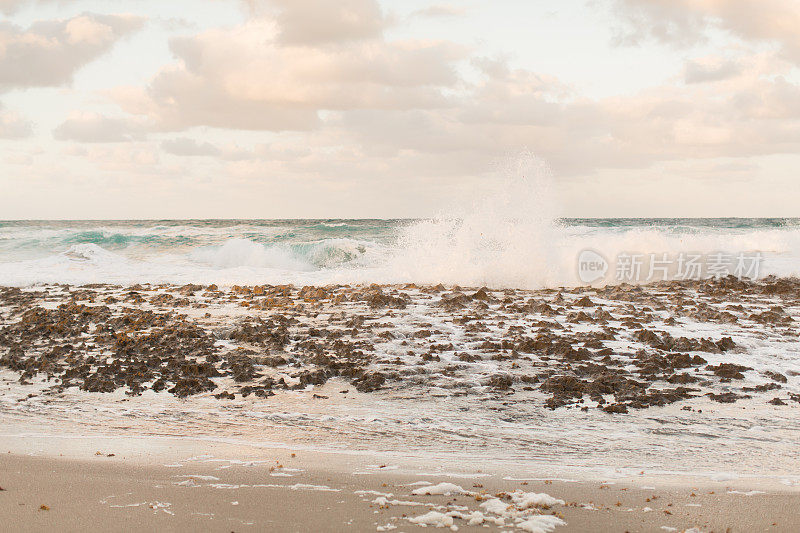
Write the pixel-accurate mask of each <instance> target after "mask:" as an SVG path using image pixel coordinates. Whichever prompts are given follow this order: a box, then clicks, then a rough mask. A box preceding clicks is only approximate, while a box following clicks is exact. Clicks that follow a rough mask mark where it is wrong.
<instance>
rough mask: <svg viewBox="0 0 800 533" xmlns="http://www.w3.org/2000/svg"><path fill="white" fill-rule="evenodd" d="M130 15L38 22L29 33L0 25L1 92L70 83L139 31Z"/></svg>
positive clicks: (140, 21) (138, 21)
mask: <svg viewBox="0 0 800 533" xmlns="http://www.w3.org/2000/svg"><path fill="white" fill-rule="evenodd" d="M143 21H144V19H143V18H141V17H135V16H132V15H94V14H84V15H79V16H77V17H73V18H71V19H68V20H57V21H44V22H36V23H34V24H33V25H31V26H30V27H29V28H27V29H23V28H21V27H19V26H15V25H13V24H11V23H9V22H0V91H1V90H8V89H13V88H23V87H46V86H57V85H62V84H65V83H68V82H70V81H71V80H72V76H73V74H74V73H75V71H76V70H78V69H79V68H80V67H82V66H83V65H85V64H87V63H89V62H90V61H92V60H94V59H96V58H97V57H99V56H101V55H102V54H104V53H106V52H108V51H109V50H110V49H111V47H112V46H113V45H114V43H115V42H117V41H118V40H119V39H120V38H122V37H123V36H125V35H128V34H130V33H131V32H133V31H135V30H137V29H139V28H140V27H141V26H142V24H143Z"/></svg>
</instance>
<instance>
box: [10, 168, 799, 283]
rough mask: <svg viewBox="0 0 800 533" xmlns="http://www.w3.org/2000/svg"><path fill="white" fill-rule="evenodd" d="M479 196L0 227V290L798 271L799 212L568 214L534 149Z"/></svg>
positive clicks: (559, 279) (487, 280)
mask: <svg viewBox="0 0 800 533" xmlns="http://www.w3.org/2000/svg"><path fill="white" fill-rule="evenodd" d="M486 185H489V186H490V187H491V190H492V191H493V192H492V193H491V194H481V193H478V192H477V191H476V193H475V194H473V195H472V197H473V198H476V200H474V201H472V202H469V203H466V204H462V205H457V206H451V207H449V208H445V209H443V210H442V211H441V213H440V214H439V215H437V216H435V217H432V218H430V219H425V220H236V221H220V220H184V221H106V222H93V221H65V222H56V221H39V222H37V221H33V222H28V221H26V222H0V285H31V284H36V283H70V284H83V283H97V282H106V283H120V284H125V283H137V282H138V283H147V282H150V283H189V282H193V283H217V284H236V283H238V284H257V283H272V284H279V283H293V284H298V285H306V284H328V283H404V282H414V283H440V282H442V283H449V284H458V285H464V286H480V285H487V286H494V287H519V288H538V287H542V286H560V285H566V286H569V285H576V284H578V283H579V280H578V278H577V275H576V267H577V257H578V255H579V254H580V253H581V251H583V250H586V249H592V250H594V251H596V252H598V253H600V254H601V255H603V256H604V257H606V258H609V259H611V258H614V257H616V256H617V255H618V254H620V253H639V254H649V253H657V254H661V253H668V254H678V253H686V252H694V253H705V254H712V253H716V252H730V253H738V252H760V253H762V254H763V257H764V258H765V259H764V262H763V266H762V269H761V272H760V273H761V274H762V275H764V274H778V275H796V274H798V273H800V220H798V219H561V218H558V215H559V213H558V201H557V200H556V198H555V196H554V194H553V189H554V187H553V182H552V178H551V175H550V172H549V171H548V169H547V166H546V165H545V164H544V163H543V162H542V161H540V160H539V159H537V158H535V157H531V156H524V157H522V158H519V159H517V160H515V161H514V162H512V163H510V164H509V165H508V166H507V168H505V169H503V170H502V171H500V172H498V174H497V176H495V178H494V179H493V180H492V181H491V182H490V183H487V184H486Z"/></svg>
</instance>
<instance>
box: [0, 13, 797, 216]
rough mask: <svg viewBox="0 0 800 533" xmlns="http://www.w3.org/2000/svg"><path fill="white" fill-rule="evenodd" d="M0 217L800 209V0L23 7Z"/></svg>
mask: <svg viewBox="0 0 800 533" xmlns="http://www.w3.org/2000/svg"><path fill="white" fill-rule="evenodd" d="M0 16H1V17H2V21H0V219H16V218H187V217H197V218H283V217H290V218H291V217H380V218H389V217H404V216H427V215H432V214H435V212H436V211H437V210H439V209H441V208H442V207H443V206H445V205H447V204H448V203H450V202H454V201H459V202H464V201H474V199H475V198H476V197H478V198H479V197H480V196H481V195H483V194H487V193H488V192H489V191H491V190H492V188H493V187H495V186H496V184H497V181H498V179H499V178H498V169H501V168H504V167H505V166H507V161H508V160H509V159H510V158H513V157H515V154H518V153H520V152H521V151H525V150H527V151H530V152H532V153H534V154H536V155H538V156H539V157H541V158H542V159H544V160H545V161H546V162H547V163H548V164H549V166H550V168H551V169H552V180H553V185H552V188H553V190H554V195H555V200H554V201H556V202H557V203H558V205H559V206H560V207H559V210H560V212H561V214H562V215H566V216H800V179H798V178H799V177H800V176H798V171H799V169H800V71H799V70H798V67H800V31H798V28H800V2H797V1H796V0H761V1H758V2H755V1H752V0H558V1H552V0H551V1H541V0H540V1H522V0H516V1H512V0H491V1H489V0H465V1H452V2H449V3H444V2H442V3H438V2H436V1H434V0H427V1H426V0H402V1H400V0H380V1H378V0H337V1H335V2H334V1H330V0H174V1H171V2H163V1H162V0H115V1H114V2H109V1H107V0H106V1H99V0H0Z"/></svg>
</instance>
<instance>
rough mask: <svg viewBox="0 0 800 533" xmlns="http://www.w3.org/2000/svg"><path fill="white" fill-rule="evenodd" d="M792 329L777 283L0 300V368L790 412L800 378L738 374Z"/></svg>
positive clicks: (85, 380) (174, 384) (176, 383)
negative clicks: (706, 403) (735, 405)
mask: <svg viewBox="0 0 800 533" xmlns="http://www.w3.org/2000/svg"><path fill="white" fill-rule="evenodd" d="M798 319H800V281H799V280H797V279H786V278H780V279H778V278H766V279H764V280H760V281H740V280H737V279H734V278H724V279H718V280H705V281H700V282H664V283H657V284H652V285H645V286H633V285H617V286H608V287H604V288H573V289H566V288H564V289H560V290H554V289H543V290H535V291H530V290H515V289H503V290H492V289H489V288H485V287H484V288H461V287H444V286H442V285H438V286H417V285H390V286H387V285H384V286H377V285H372V286H325V287H316V286H309V287H294V286H268V285H267V286H250V287H242V286H233V287H228V288H221V287H217V286H215V285H210V286H200V285H184V286H175V285H134V286H130V287H121V286H112V285H86V286H80V287H73V286H65V285H51V286H36V287H29V288H13V287H4V288H0V368H6V369H9V370H12V371H14V372H16V373H18V374H19V376H20V377H19V380H20V382H21V383H23V384H24V383H28V382H31V381H34V380H37V379H39V380H41V379H46V380H47V381H48V382H49V383H52V385H51V386H50V387H49V388H48V389H46V391H45V392H44V394H59V393H60V392H63V390H64V389H66V388H70V387H77V388H80V389H81V390H84V391H87V392H99V393H110V392H114V391H116V390H119V389H123V390H124V391H125V392H126V393H127V394H129V395H139V394H141V393H142V392H143V391H145V390H148V389H150V390H153V391H156V392H160V391H167V392H169V393H171V394H174V395H175V396H178V397H182V398H184V397H190V396H194V395H197V394H210V395H214V396H215V397H216V398H218V399H219V400H220V401H225V400H227V399H234V398H236V397H239V396H241V397H248V396H251V395H252V396H253V397H258V398H262V399H264V401H276V399H271V397H272V396H275V395H276V394H277V393H279V392H280V391H282V390H299V389H306V388H308V387H309V386H311V385H321V384H324V383H326V382H327V381H328V380H329V379H331V378H334V377H336V378H339V379H344V380H346V381H347V382H349V383H350V384H351V386H352V387H353V388H355V389H356V390H358V391H360V392H364V393H371V392H376V391H386V390H402V391H409V392H417V393H419V394H423V395H424V394H425V393H426V391H428V390H430V389H432V388H435V389H437V390H446V391H448V392H449V393H450V394H453V395H472V394H474V395H494V396H497V395H503V396H508V397H509V400H511V401H513V400H514V399H515V398H516V399H518V400H520V401H523V398H524V401H541V402H543V404H544V405H545V406H547V407H549V408H552V409H558V408H581V409H584V410H588V409H595V408H596V409H602V410H603V411H605V412H607V413H610V414H615V413H625V412H628V411H629V410H631V409H645V408H648V407H651V406H662V405H667V404H671V403H675V402H680V401H682V400H685V399H689V398H693V397H699V396H707V397H708V398H710V399H711V400H714V401H716V402H722V403H732V402H736V401H737V400H739V399H742V398H763V401H764V402H765V403H770V404H773V405H775V406H786V405H797V404H800V394H797V393H796V392H793V390H796V387H795V385H796V384H797V382H798V380H800V376H798V373H797V372H794V371H792V370H791V369H790V370H786V369H785V368H773V367H770V366H769V365H766V366H765V365H763V364H762V365H757V364H753V363H750V362H749V361H750V359H751V355H752V353H751V352H754V351H757V350H761V349H762V347H763V346H769V347H770V349H772V348H774V347H780V346H784V345H785V346H787V347H789V346H791V345H792V344H793V343H797V342H798V329H797V328H796V324H797V320H798ZM759 360H760V359H759ZM342 392H344V391H342ZM684 408H685V409H687V410H691V409H692V408H691V407H689V406H686V407H684Z"/></svg>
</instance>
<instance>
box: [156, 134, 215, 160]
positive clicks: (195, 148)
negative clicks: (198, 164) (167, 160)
mask: <svg viewBox="0 0 800 533" xmlns="http://www.w3.org/2000/svg"><path fill="white" fill-rule="evenodd" d="M161 149H162V150H164V151H165V152H167V153H168V154H172V155H179V156H185V157H198V156H217V155H220V154H221V150H220V149H219V148H217V147H216V146H214V145H213V144H211V143H207V142H203V143H201V142H197V141H195V140H194V139H189V138H188V137H179V138H177V139H170V140H167V141H164V142H162V143H161Z"/></svg>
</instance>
